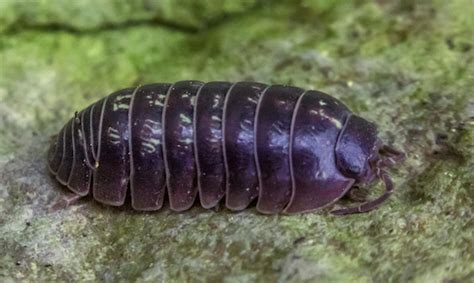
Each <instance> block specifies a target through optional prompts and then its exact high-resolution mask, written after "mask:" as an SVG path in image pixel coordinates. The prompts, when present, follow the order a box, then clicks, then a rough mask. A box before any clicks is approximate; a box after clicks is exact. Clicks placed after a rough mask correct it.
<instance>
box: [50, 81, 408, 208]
mask: <svg viewBox="0 0 474 283" xmlns="http://www.w3.org/2000/svg"><path fill="white" fill-rule="evenodd" d="M403 158H404V154H403V153H402V152H400V151H398V150H395V149H394V148H393V147H390V146H388V145H386V144H384V143H383V142H382V141H381V139H380V138H379V137H378V136H377V128H376V125H375V124H373V123H371V122H369V121H367V120H365V119H363V118H361V117H359V116H357V115H355V114H354V113H352V112H351V111H350V110H349V109H348V108H347V107H346V106H345V105H344V104H343V103H342V102H340V101H339V100H337V99H336V98H334V97H332V96H330V95H328V94H325V93H323V92H320V91H315V90H303V89H301V88H297V87H292V86H286V85H266V84H262V83H257V82H237V83H230V82H208V83H203V82H200V81H179V82H176V83H173V84H171V83H156V84H148V85H142V86H139V87H135V88H127V89H123V90H119V91H117V92H114V93H112V94H110V95H109V96H107V97H104V98H102V99H101V100H99V101H97V102H95V103H93V104H92V105H90V106H89V107H87V108H85V109H84V110H82V111H81V112H78V113H76V114H75V115H74V117H73V118H71V119H70V120H69V121H68V122H67V123H66V125H65V126H64V127H63V128H62V129H61V131H60V132H59V133H58V134H57V135H56V136H55V137H54V138H53V140H52V142H51V145H50V148H49V152H48V165H49V170H50V172H51V173H52V174H53V175H55V177H56V179H57V180H58V181H59V182H60V183H61V184H63V185H65V186H67V187H68V188H69V189H70V190H71V191H72V192H74V193H75V194H76V195H78V196H85V195H87V194H89V193H91V194H92V195H93V198H94V199H95V200H97V201H98V202H101V203H103V204H107V205H112V206H121V205H123V204H124V202H125V199H126V196H127V194H128V193H129V194H130V196H131V198H130V199H131V205H132V207H133V208H134V209H136V210H142V211H153V210H158V209H160V208H161V207H162V206H163V202H164V199H165V196H167V198H168V200H169V205H170V208H171V209H172V210H174V211H184V210H186V209H189V208H190V207H191V206H193V204H194V203H195V201H196V199H197V198H198V199H199V201H200V204H201V205H202V207H204V208H212V207H215V206H217V205H218V204H219V203H220V202H221V201H223V202H225V206H226V207H227V208H229V209H231V210H242V209H245V208H247V207H248V206H249V204H250V203H252V202H253V201H255V200H256V202H257V204H256V208H257V210H258V211H259V212H261V213H265V214H274V213H287V214H294V213H303V212H309V211H314V210H317V209H321V208H323V207H327V206H329V205H331V204H333V203H335V202H336V201H337V200H339V199H340V198H341V197H343V196H344V195H346V194H347V193H348V192H349V191H350V190H351V188H355V187H360V186H367V185H369V184H371V183H373V182H375V181H376V180H381V181H382V182H383V183H384V185H385V192H384V193H383V194H382V195H381V196H379V197H378V198H376V199H374V200H368V201H366V202H364V203H361V204H359V205H356V206H351V207H346V208H341V209H337V210H333V211H332V213H333V214H337V215H341V214H351V213H359V212H367V211H370V210H372V209H374V208H376V207H378V206H379V205H380V204H382V203H383V202H384V201H385V200H387V199H388V197H389V196H390V194H391V193H392V191H393V183H392V181H391V179H390V177H389V175H388V173H387V169H388V168H389V167H392V166H393V165H394V164H397V163H398V162H400V161H401V160H403ZM129 190H130V191H129Z"/></svg>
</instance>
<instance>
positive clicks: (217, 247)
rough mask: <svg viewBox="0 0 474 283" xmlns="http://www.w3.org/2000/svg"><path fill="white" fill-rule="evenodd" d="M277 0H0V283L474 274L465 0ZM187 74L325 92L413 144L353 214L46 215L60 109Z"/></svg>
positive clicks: (417, 278)
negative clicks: (386, 190) (385, 184)
mask: <svg viewBox="0 0 474 283" xmlns="http://www.w3.org/2000/svg"><path fill="white" fill-rule="evenodd" d="M278 2H279V3H278V4H277V3H271V2H270V1H260V2H257V1H223V2H219V3H221V5H217V4H216V2H214V1H159V2H158V1H157V2H154V1H136V2H133V4H131V2H130V1H128V2H125V1H123V2H121V1H99V2H97V1H72V2H71V1H59V0H57V1H33V2H31V1H27V2H24V1H20V2H18V1H2V2H0V25H1V27H0V31H2V32H1V33H0V64H1V65H0V250H1V251H2V252H1V253H0V279H1V280H2V281H18V280H23V281H35V282H41V281H55V280H57V281H86V280H87V281H113V282H115V281H139V282H142V281H150V282H155V281H164V282H183V281H188V282H274V281H278V282H472V281H474V261H473V255H474V248H473V247H474V243H473V239H474V221H473V207H474V191H473V187H474V184H473V179H474V178H473V177H474V174H473V172H474V159H473V155H474V131H473V130H474V120H473V119H474V118H473V117H474V101H473V98H472V97H473V95H472V94H473V92H474V80H473V79H472V74H474V46H473V44H474V42H473V34H474V28H473V27H474V18H473V17H472V14H473V13H472V12H473V11H472V2H471V1H469V0H458V1H434V0H433V1H420V2H418V1H417V2H413V1H395V2H390V1H310V0H301V1H278ZM127 3H129V4H127ZM222 3H223V4H222ZM181 79H198V80H203V81H210V80H228V81H238V80H255V81H261V82H265V83H286V84H292V85H296V86H300V87H303V88H308V89H320V90H323V91H326V92H328V93H330V94H333V95H334V96H336V97H337V98H339V99H341V100H342V101H344V102H345V103H346V104H347V105H348V106H349V107H350V108H351V109H352V110H354V111H355V112H357V113H359V114H360V115H361V116H363V117H367V118H368V119H369V120H372V121H376V122H377V124H378V125H379V128H380V131H381V135H382V137H383V138H384V140H386V141H387V142H388V143H392V144H395V145H396V146H398V147H399V148H401V149H403V150H404V151H405V152H406V153H407V155H408V158H407V161H406V162H405V163H404V164H403V165H401V166H399V167H398V168H397V169H396V170H393V171H392V172H391V173H392V176H393V178H394V181H395V183H396V187H397V190H396V192H395V193H394V195H393V197H392V198H391V199H390V201H389V202H388V203H386V204H384V205H383V206H382V207H381V208H380V209H378V210H377V211H374V212H371V213H367V214H361V215H353V216H347V217H333V216H330V215H328V214H327V213H325V212H320V213H310V214H304V215H295V216H283V215H274V216H266V215H261V214H258V213H257V212H256V211H255V209H254V208H250V209H248V210H246V211H243V212H240V213H232V212H230V211H227V210H225V209H220V210H218V211H215V210H205V209H202V208H200V207H197V206H196V207H194V208H192V209H191V210H190V211H187V212H184V213H174V212H171V211H170V210H169V209H168V208H164V209H163V210H162V211H160V212H156V213H137V212H133V211H132V210H131V209H130V208H129V207H124V208H120V209H117V208H110V207H105V206H101V205H99V204H97V203H96V202H94V201H92V200H90V199H84V200H81V201H80V202H79V203H78V204H75V205H72V206H69V207H66V208H62V209H56V210H54V209H51V205H52V204H53V203H54V202H55V200H56V198H58V197H61V196H64V194H66V191H65V190H64V189H63V188H61V186H59V185H58V184H57V183H56V182H55V181H54V180H53V178H51V176H50V175H49V173H48V171H47V169H46V161H45V160H46V157H45V154H46V150H47V147H48V143H49V138H50V136H51V135H53V134H55V133H56V132H57V131H58V129H60V127H61V126H62V125H63V124H64V123H65V121H67V119H68V118H69V117H70V116H71V115H72V113H74V111H76V110H80V109H82V108H84V107H85V106H86V105H88V104H89V103H92V102H94V101H96V100H97V99H99V98H101V97H102V96H104V95H107V94H109V93H110V92H112V91H114V90H117V89H120V88H123V87H128V86H133V85H138V84H145V83H150V82H164V81H168V82H172V81H177V80H181ZM380 189H381V188H379V187H378V186H376V187H375V188H374V190H372V191H375V192H380ZM370 195H373V194H372V193H370Z"/></svg>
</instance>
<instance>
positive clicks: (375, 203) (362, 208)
mask: <svg viewBox="0 0 474 283" xmlns="http://www.w3.org/2000/svg"><path fill="white" fill-rule="evenodd" d="M379 176H380V179H381V180H382V181H383V182H384V184H385V193H384V194H383V195H381V196H380V197H378V198H376V199H374V200H371V201H368V202H364V203H362V204H361V205H359V206H355V207H347V208H342V209H336V210H333V211H331V214H333V215H345V214H355V213H364V212H368V211H371V210H373V209H375V208H377V207H379V205H381V204H382V203H384V202H385V201H386V200H387V199H388V198H389V197H390V195H391V194H392V192H393V182H392V180H391V179H390V177H389V176H388V175H387V173H385V172H383V171H381V173H380V175H379Z"/></svg>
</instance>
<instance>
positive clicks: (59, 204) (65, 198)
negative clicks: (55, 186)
mask: <svg viewBox="0 0 474 283" xmlns="http://www.w3.org/2000/svg"><path fill="white" fill-rule="evenodd" d="M80 198H81V196H80V195H77V194H75V193H71V192H67V193H65V195H62V196H59V197H57V198H56V199H55V200H54V202H53V204H52V205H51V206H50V207H49V210H50V211H53V212H54V211H58V210H60V209H64V208H66V207H68V206H70V205H71V204H73V203H75V202H77V200H79V199H80Z"/></svg>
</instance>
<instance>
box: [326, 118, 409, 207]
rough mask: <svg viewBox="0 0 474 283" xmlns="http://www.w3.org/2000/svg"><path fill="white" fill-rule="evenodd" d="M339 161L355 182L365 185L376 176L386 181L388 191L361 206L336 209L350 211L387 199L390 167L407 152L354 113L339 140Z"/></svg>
mask: <svg viewBox="0 0 474 283" xmlns="http://www.w3.org/2000/svg"><path fill="white" fill-rule="evenodd" d="M335 151H336V164H337V167H338V169H339V170H340V171H341V172H342V173H343V174H344V175H345V176H347V177H349V178H352V179H354V180H355V183H354V186H357V187H359V186H365V185H368V184H370V183H372V182H374V181H376V180H381V181H382V182H383V183H384V185H385V190H386V191H385V193H384V194H383V195H382V196H380V197H378V198H377V199H375V200H373V201H369V202H366V203H364V204H362V205H361V206H358V207H352V208H346V209H341V210H337V211H334V212H333V213H334V214H350V213H357V212H365V211H369V210H371V209H373V208H375V207H377V206H378V205H379V204H381V203H382V202H384V201H385V200H386V199H387V198H388V197H389V195H390V194H391V192H392V190H393V184H392V180H391V179H390V177H389V175H388V173H387V171H386V169H388V168H389V167H393V166H394V165H396V164H398V163H400V162H402V161H403V160H404V158H405V154H404V153H402V152H400V151H398V150H396V149H394V148H392V147H390V146H388V145H385V144H384V143H383V142H382V140H381V139H380V138H379V137H378V136H377V127H376V125H375V124H374V123H371V122H369V121H367V120H365V119H363V118H361V117H359V116H356V115H350V116H349V118H348V119H347V120H346V123H345V125H344V127H343V129H342V131H341V133H340V136H339V138H338V141H337V144H336V149H335Z"/></svg>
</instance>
